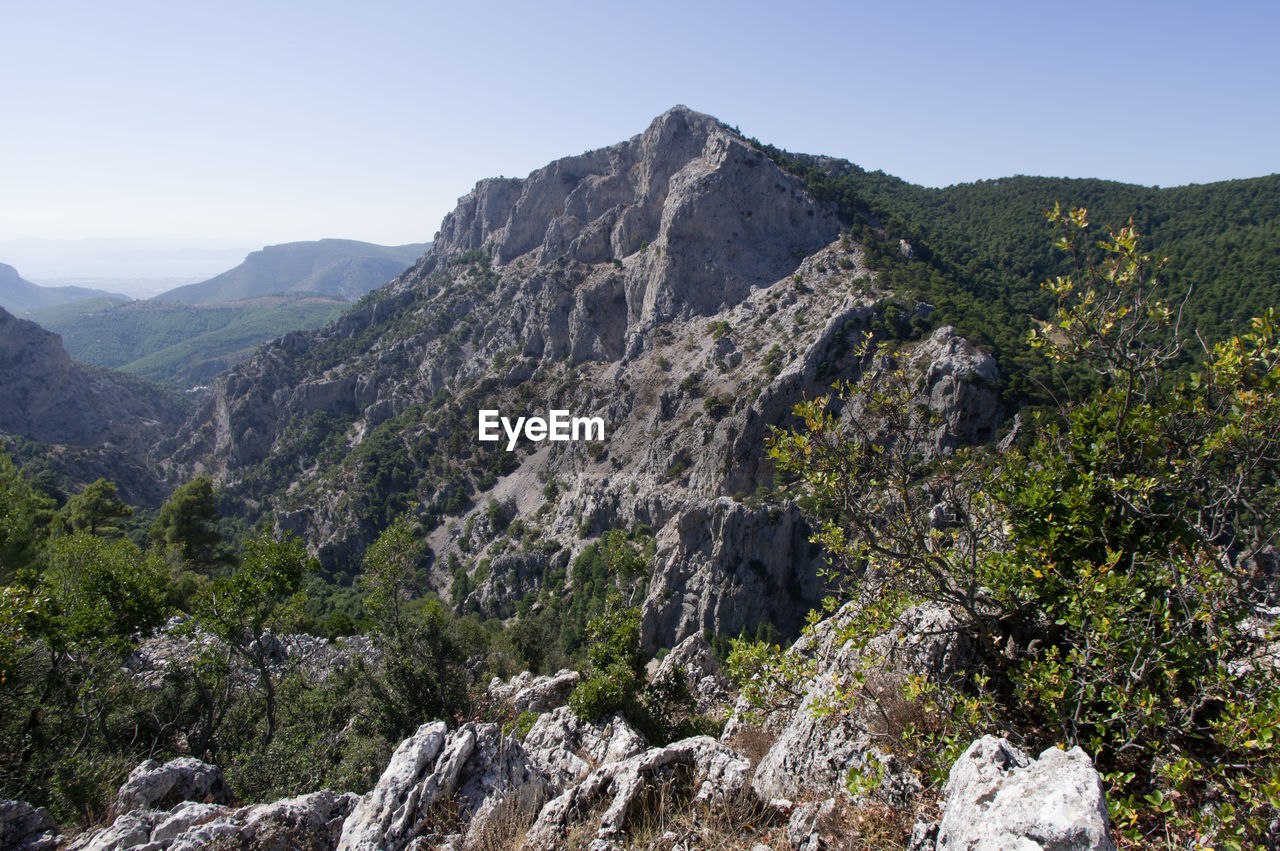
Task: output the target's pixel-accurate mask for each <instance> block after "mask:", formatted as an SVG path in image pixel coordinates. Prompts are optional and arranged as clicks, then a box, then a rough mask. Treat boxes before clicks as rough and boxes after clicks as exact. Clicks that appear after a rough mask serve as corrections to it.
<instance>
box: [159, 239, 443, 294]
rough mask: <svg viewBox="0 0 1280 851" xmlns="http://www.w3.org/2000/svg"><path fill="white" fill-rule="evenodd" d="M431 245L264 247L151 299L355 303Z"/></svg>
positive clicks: (336, 242)
mask: <svg viewBox="0 0 1280 851" xmlns="http://www.w3.org/2000/svg"><path fill="white" fill-rule="evenodd" d="M430 247H431V245H430V243H414V244H411V245H397V246H385V245H373V244H372V243H368V242H357V241H355V240H351V239H321V240H318V241H316V242H290V243H286V244H284V245H269V246H267V247H266V248H264V249H262V250H261V251H255V252H253V253H252V254H250V255H249V256H248V257H246V258H245V260H244V262H243V263H241V264H240V265H239V266H237V267H235V268H234V269H231V270H229V271H227V272H223V273H222V274H221V275H218V276H217V277H216V278H211V279H209V280H207V281H204V282H203V283H199V284H190V285H188V286H185V287H178V288H177V289H173V290H169V291H168V292H166V293H161V294H160V295H158V296H156V300H157V301H170V302H173V301H178V302H185V303H187V304H212V303H220V302H228V301H240V300H242V299H248V298H258V297H260V296H269V295H277V294H279V293H315V294H318V295H327V296H334V297H337V298H341V299H343V300H344V301H355V300H356V299H357V298H359V297H360V296H362V295H364V294H365V293H367V292H369V291H370V290H374V289H377V288H378V287H380V286H382V285H383V284H385V283H386V282H387V281H390V280H391V279H392V278H394V277H395V276H396V275H398V274H400V273H401V272H403V271H404V270H405V269H406V268H408V267H409V266H410V265H412V264H413V262H414V261H415V260H417V259H418V258H419V257H421V256H422V255H423V254H424V253H425V252H426V250H427V249H428V248H430Z"/></svg>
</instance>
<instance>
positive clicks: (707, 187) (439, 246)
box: [423, 106, 839, 326]
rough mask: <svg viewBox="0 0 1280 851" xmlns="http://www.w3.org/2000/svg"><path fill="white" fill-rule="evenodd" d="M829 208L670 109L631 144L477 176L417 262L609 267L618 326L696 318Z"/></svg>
mask: <svg viewBox="0 0 1280 851" xmlns="http://www.w3.org/2000/svg"><path fill="white" fill-rule="evenodd" d="M838 232H839V224H838V222H837V221H836V217H835V216H834V214H833V213H832V212H831V211H830V210H829V209H826V208H824V207H823V206H822V205H820V204H819V203H818V202H817V201H816V200H815V199H814V198H813V197H812V196H811V195H810V194H809V193H808V191H807V190H806V189H805V187H804V186H803V184H802V183H801V181H799V180H798V179H797V178H795V177H794V176H792V175H789V174H786V173H784V172H783V171H781V170H780V169H779V168H778V167H777V166H776V165H774V164H773V162H771V161H770V160H769V159H768V158H767V157H766V156H765V155H764V154H762V153H761V152H760V151H758V150H756V149H755V148H754V147H752V146H751V145H749V144H748V143H746V142H745V141H744V140H743V139H742V138H741V137H740V136H739V135H738V134H737V133H735V132H734V131H732V130H731V129H729V128H728V127H726V126H725V125H724V124H722V123H721V122H720V121H718V120H716V119H715V118H713V117H711V116H709V115H704V114H702V113H699V112H694V111H693V110H691V109H689V108H688V107H685V106H675V107H672V108H671V109H669V110H667V111H666V112H664V113H663V114H662V115H660V116H658V117H657V118H656V119H654V120H653V121H652V122H651V123H650V125H649V126H648V128H647V129H646V130H645V131H644V132H643V133H641V134H639V135H637V136H634V137H632V138H631V139H629V140H627V141H625V142H620V143H618V144H616V145H611V146H609V147H607V148H600V149H597V150H594V151H587V152H586V153H583V154H579V155H577V156H571V157H565V158H563V159H559V160H556V161H554V162H552V163H550V164H548V165H546V166H544V167H543V168H540V169H538V170H537V171H534V172H533V173H531V174H530V175H529V176H528V177H525V178H523V179H515V178H501V179H491V180H482V181H480V182H479V183H477V184H476V186H475V188H474V189H473V190H472V191H471V192H470V193H468V194H467V195H465V196H463V197H462V198H461V199H459V201H458V206H457V208H455V209H454V211H453V212H451V213H449V214H448V215H447V216H446V217H445V219H444V221H443V223H442V224H441V226H440V231H439V233H438V234H437V235H436V238H435V240H434V243H433V248H432V251H431V252H430V253H429V254H428V256H427V258H426V261H425V264H424V266H423V271H424V272H426V273H430V272H432V271H435V270H438V269H444V268H446V267H447V266H448V265H449V263H450V262H452V261H454V260H456V259H457V258H459V257H461V256H463V255H466V254H468V253H470V252H475V251H481V252H484V253H485V254H487V255H488V256H489V257H490V259H491V260H492V261H493V262H494V263H496V264H498V265H505V264H510V263H514V262H516V261H517V260H519V261H520V262H522V263H526V264H529V263H531V264H533V265H534V266H549V265H552V264H560V263H564V262H569V261H576V262H578V263H582V264H587V265H595V264H600V263H607V262H610V261H612V262H613V263H615V264H616V265H617V266H618V267H619V273H618V274H617V275H616V276H614V284H615V285H616V288H617V289H618V290H619V291H618V292H612V293H609V294H608V296H607V297H608V298H609V299H610V300H612V301H617V302H622V303H625V305H626V315H627V324H628V326H635V325H637V324H644V323H649V324H651V323H652V322H654V321H660V320H662V319H666V318H670V317H672V316H676V315H680V314H685V315H695V314H696V315H705V314H708V313H712V312H715V311H716V310H718V309H720V308H721V307H722V306H725V305H732V304H735V303H737V302H738V301H739V300H741V298H742V297H743V296H744V295H745V294H746V293H747V292H748V291H749V290H750V288H751V287H753V286H758V285H761V284H765V283H772V282H773V281H776V280H777V279H778V278H779V277H781V276H783V275H785V274H787V273H788V270H790V269H792V268H794V266H795V262H796V261H795V258H796V257H798V256H803V255H805V254H808V253H810V252H812V251H814V250H816V249H817V248H818V247H820V246H822V245H825V244H827V243H828V242H830V241H831V240H832V239H834V238H835V236H836V235H837V234H838Z"/></svg>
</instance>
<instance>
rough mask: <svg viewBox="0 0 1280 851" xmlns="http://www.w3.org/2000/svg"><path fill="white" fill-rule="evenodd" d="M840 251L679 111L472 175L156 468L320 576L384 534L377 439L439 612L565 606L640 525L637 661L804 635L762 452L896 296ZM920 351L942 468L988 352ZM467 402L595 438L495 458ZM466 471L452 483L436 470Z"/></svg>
mask: <svg viewBox="0 0 1280 851" xmlns="http://www.w3.org/2000/svg"><path fill="white" fill-rule="evenodd" d="M837 233H838V226H837V223H836V220H835V219H834V218H833V217H832V215H831V213H830V210H828V209H826V208H825V207H824V206H823V205H822V204H820V203H818V202H817V201H815V200H814V199H813V198H812V197H810V196H809V195H808V194H807V193H806V192H805V191H804V189H803V187H802V186H801V184H800V183H799V182H798V181H797V180H796V179H795V178H793V177H791V176H789V175H787V174H785V173H784V172H782V171H781V170H779V169H778V168H777V167H776V166H775V165H774V164H773V163H772V162H771V161H770V160H769V159H768V158H767V157H766V156H764V155H763V154H762V153H761V152H759V151H757V150H756V149H755V148H753V147H752V146H751V145H750V144H748V143H747V142H746V141H745V140H743V139H741V138H740V137H738V136H737V135H736V134H735V133H734V132H733V131H731V130H729V129H728V128H726V127H724V126H723V125H721V124H719V123H718V122H716V121H715V120H714V119H711V118H709V117H707V116H702V115H698V114H696V113H693V112H690V111H689V110H686V109H683V108H677V109H673V110H671V111H669V112H668V113H666V114H664V115H663V116H661V117H659V118H658V119H657V120H656V121H655V122H654V123H653V125H652V126H650V127H649V129H648V130H646V131H645V132H644V133H643V134H641V135H640V136H637V137H635V138H634V139H632V140H630V141H627V142H624V143H622V144H620V145H615V146H613V147H611V148H607V149H603V150H600V151H593V152H589V153H586V154H583V155H581V156H578V157H570V158H567V159H564V160H559V161H557V162H555V163H552V164H551V165H549V166H547V167H546V168H544V169H541V170H539V171H538V172H535V173H534V174H532V175H530V176H529V177H528V178H525V179H523V180H505V179H504V180H490V181H482V182H481V183H480V184H478V185H477V187H476V189H475V190H474V191H473V192H472V193H471V194H469V195H468V196H466V197H465V198H463V199H462V200H461V202H460V203H459V206H458V208H457V209H456V210H455V211H454V212H453V213H452V214H451V215H450V216H449V217H447V218H446V220H445V222H444V224H443V225H442V227H441V230H440V233H439V234H438V235H437V238H436V240H435V242H434V243H433V247H432V250H431V251H430V252H429V253H428V254H427V255H425V256H424V257H423V258H422V259H421V260H420V261H419V263H418V264H417V265H416V266H415V267H414V268H413V269H411V270H409V271H408V272H406V273H405V274H404V275H402V276H401V277H400V278H398V279H397V280H396V281H394V282H392V283H391V284H390V285H389V286H388V287H386V288H384V289H383V290H380V291H378V292H377V293H375V294H374V295H373V296H371V297H369V298H368V299H366V300H365V301H364V302H362V304H361V305H360V306H359V307H358V308H356V309H354V310H352V311H351V312H349V313H347V314H346V315H345V316H343V317H342V318H341V319H340V320H339V321H338V322H336V323H334V324H333V325H332V326H330V327H329V328H326V329H322V330H319V331H315V332H308V333H298V334H291V335H288V336H287V337H285V338H283V339H281V340H279V341H276V342H275V343H273V344H270V345H268V346H266V347H264V349H262V350H261V351H260V352H259V353H258V354H257V355H255V356H254V357H253V358H251V359H250V360H249V361H247V362H246V363H245V364H243V365H241V366H240V367H238V368H237V369H236V370H235V371H233V372H231V373H229V374H228V375H226V376H225V377H223V378H221V379H219V381H218V382H216V383H215V385H214V387H213V388H212V390H211V392H210V394H209V397H208V398H207V400H206V401H205V402H204V404H203V407H202V409H201V410H200V411H198V412H197V413H196V415H195V416H193V418H192V420H191V421H190V422H189V423H188V426H187V427H186V428H185V429H184V430H183V432H182V433H181V434H180V435H179V436H178V437H177V438H175V439H174V440H173V441H170V442H167V443H165V444H163V445H162V446H161V447H159V448H158V450H157V453H156V456H155V461H156V465H157V466H158V467H159V468H162V469H164V470H166V471H167V474H168V475H170V476H171V477H172V478H173V479H174V480H180V479H184V478H186V477H188V476H190V475H192V474H194V473H198V472H207V473H209V474H211V475H212V476H213V477H214V479H215V482H216V483H217V484H218V485H219V487H220V488H222V489H223V492H224V493H225V494H227V495H228V498H231V499H239V500H241V501H242V502H243V503H244V504H245V506H246V509H245V511H246V513H253V514H254V515H255V516H261V515H263V514H268V513H273V514H274V515H275V516H276V517H277V518H278V525H279V527H280V529H281V530H288V531H292V532H294V533H295V534H298V535H299V536H300V537H302V538H304V539H305V540H307V541H308V542H310V543H311V545H312V546H313V547H314V548H315V550H316V551H317V555H318V556H319V557H320V559H321V561H322V563H324V564H325V566H326V567H327V568H330V569H334V570H340V571H347V572H354V571H355V570H357V569H358V565H359V557H360V554H361V553H362V551H363V549H364V548H365V547H366V546H367V545H368V544H369V543H371V542H372V541H373V540H374V538H375V537H376V535H377V534H378V532H379V530H380V528H381V524H383V523H385V517H386V516H388V515H387V514H386V511H383V510H381V509H382V507H383V506H381V505H379V506H378V508H379V510H378V511H370V510H369V506H370V503H371V502H372V500H369V499H366V498H365V495H366V493H367V492H368V488H369V482H370V480H372V479H376V478H377V477H378V476H379V474H380V472H381V468H380V466H379V465H380V464H381V463H382V458H381V457H379V456H378V455H377V454H376V453H375V452H373V451H372V450H371V452H370V456H369V457H367V458H366V457H365V456H364V455H363V453H364V451H365V449H366V448H367V447H370V446H375V447H376V446H378V445H383V446H386V445H392V446H394V447H396V449H397V450H398V451H400V452H401V454H402V455H404V456H407V457H408V467H409V469H408V470H407V471H406V473H405V475H404V476H403V482H402V483H401V484H400V485H399V487H402V488H405V489H406V490H405V491H404V499H403V501H402V502H401V503H400V505H401V506H403V507H407V508H408V509H409V510H410V511H413V512H417V513H424V514H432V512H433V511H437V512H438V513H437V514H436V515H435V516H444V517H445V518H446V519H445V520H444V521H443V522H442V523H440V524H439V525H438V526H436V527H435V528H434V530H433V531H431V532H430V534H429V538H428V544H429V546H430V550H431V553H432V554H433V556H434V565H433V572H432V574H431V579H432V584H433V586H434V588H435V590H436V591H438V592H439V593H441V594H442V596H443V595H451V594H452V589H453V588H455V587H456V588H459V589H460V590H459V594H461V595H462V598H461V599H456V600H453V601H452V602H454V603H455V604H457V605H458V606H459V607H461V608H463V609H467V608H470V609H472V610H474V611H476V612H477V613H479V614H480V615H482V616H484V617H502V618H506V617H510V616H511V615H513V614H514V613H515V612H516V610H517V606H518V604H519V603H520V602H521V600H522V599H525V598H527V597H528V596H529V595H533V594H538V593H540V592H543V591H548V590H549V591H550V592H551V593H553V594H562V593H566V592H567V591H568V590H569V588H568V585H569V584H570V583H571V578H572V574H571V565H572V563H573V559H574V557H575V556H577V555H578V554H579V553H581V552H582V550H583V549H584V547H585V546H587V545H588V544H589V543H590V542H591V540H592V539H593V538H594V537H595V536H598V535H599V534H600V533H602V532H604V531H605V530H607V529H629V530H631V529H636V528H637V527H640V526H648V527H650V528H651V529H652V530H653V531H654V532H656V533H657V538H658V541H659V552H658V558H657V563H656V571H655V573H654V575H653V576H652V577H651V579H650V583H649V587H648V589H647V591H648V594H647V598H646V599H645V602H644V640H645V642H646V645H647V647H649V648H650V649H655V648H657V647H670V646H674V645H675V644H677V643H679V642H680V641H681V640H683V639H684V638H686V637H688V636H689V635H691V634H693V633H695V632H703V631H705V630H710V631H712V632H714V633H719V634H733V635H736V634H738V633H739V632H740V631H741V630H742V629H743V628H744V627H745V628H746V629H747V630H748V631H754V630H756V628H757V626H758V625H759V624H760V622H761V621H764V620H769V621H772V622H773V623H774V624H775V625H777V626H778V627H779V629H780V630H781V632H782V633H783V634H787V635H794V634H796V633H797V632H798V629H799V626H800V624H801V622H802V617H803V613H804V611H805V610H807V609H809V608H811V607H812V606H813V605H814V604H815V603H817V602H818V600H819V599H820V597H821V594H822V587H821V583H820V582H819V581H818V579H817V575H818V569H819V568H820V566H821V564H822V561H821V556H820V555H819V554H818V553H817V551H816V550H815V549H814V548H812V547H811V546H810V544H809V542H808V530H807V529H806V528H805V526H804V524H803V522H802V521H801V518H800V515H799V512H798V511H796V510H795V509H794V508H791V507H788V506H786V505H777V504H774V505H772V506H770V505H768V504H767V503H765V502H764V500H765V499H766V498H768V497H767V495H765V494H764V493H763V492H760V493H757V489H758V488H760V487H761V486H762V485H764V486H765V489H766V490H767V483H768V482H769V480H770V475H771V468H770V463H769V461H768V459H767V458H766V456H765V452H764V446H765V440H766V437H767V435H768V433H769V429H770V427H773V426H782V427H785V426H787V425H790V424H791V423H792V422H793V421H792V420H791V410H792V408H793V406H794V405H795V404H796V403H797V402H799V401H801V400H802V399H804V398H806V397H809V398H812V397H813V396H816V395H821V394H823V393H826V392H829V390H830V387H831V383H832V382H833V381H835V380H837V379H846V380H851V379H856V378H858V376H859V375H860V374H861V372H862V370H863V368H864V367H865V365H866V360H865V359H864V358H863V357H862V356H861V354H860V353H859V352H858V351H857V349H856V347H855V346H853V345H852V343H853V342H854V340H855V338H856V337H858V336H860V334H861V333H862V332H863V331H865V330H867V329H868V328H869V327H870V324H871V321H872V320H873V319H874V318H875V317H876V315H877V312H878V311H879V310H880V308H881V302H882V300H883V298H884V297H885V294H884V293H881V292H879V291H877V290H876V286H875V281H876V273H875V272H874V271H872V270H870V269H868V268H867V267H866V265H865V257H864V255H863V253H862V251H861V248H860V247H859V246H858V245H856V244H853V243H850V242H848V241H847V240H840V239H839V238H838V237H837ZM486 258H489V259H486ZM922 345H925V346H926V347H930V346H931V347H932V348H929V349H928V351H927V352H925V353H924V354H917V355H915V357H916V358H917V359H920V358H924V359H927V360H928V362H929V363H932V364H935V365H936V369H935V370H934V373H932V374H931V378H930V382H931V383H930V384H929V391H928V401H930V403H931V404H936V405H938V406H940V408H941V410H940V413H941V415H942V416H941V420H942V425H941V426H940V427H939V429H938V430H937V434H935V435H934V436H933V438H932V439H933V441H934V442H935V443H937V445H938V447H939V451H945V449H946V447H951V446H954V445H957V444H958V443H961V442H964V441H966V440H970V439H983V436H984V435H986V434H988V433H989V432H991V431H993V430H994V425H992V423H993V422H994V421H996V420H997V419H998V415H999V409H998V400H997V399H996V397H995V394H994V384H990V387H989V388H988V389H990V393H987V394H985V395H984V393H982V392H978V391H979V390H982V389H983V388H978V389H977V390H973V389H971V388H970V387H969V384H971V383H973V382H974V381H975V380H978V379H979V378H980V379H981V380H982V381H987V377H988V376H990V377H991V379H992V380H994V378H995V374H994V372H993V371H992V370H991V369H988V364H987V362H986V361H982V360H981V359H982V358H983V357H985V355H982V354H981V353H980V352H975V351H973V350H971V349H966V348H964V346H963V345H962V343H961V341H959V340H958V339H953V338H952V337H946V338H945V339H944V338H942V337H939V338H937V339H936V340H931V341H926V343H924V344H922ZM908 348H909V347H908ZM904 356H906V357H912V355H911V354H910V353H909V352H907V353H906V354H905V355H904ZM988 360H989V359H988ZM984 386H986V385H984ZM481 408H496V409H499V410H501V411H502V412H503V414H504V415H507V414H509V415H511V416H513V417H515V416H520V415H527V414H539V415H541V414H545V412H546V411H547V410H549V409H555V408H559V409H564V410H569V411H571V412H572V413H573V414H574V415H575V416H576V415H580V416H584V417H585V416H598V417H600V418H601V419H603V421H604V422H605V424H606V434H607V436H606V439H605V440H604V441H602V442H601V443H600V444H596V445H591V444H589V443H585V442H584V443H558V444H551V443H550V442H546V443H541V444H536V445H535V444H531V443H529V442H527V441H524V442H520V441H518V442H517V445H516V448H515V450H514V452H512V453H510V454H508V452H507V448H506V446H505V445H503V444H505V438H504V439H503V441H502V443H501V444H482V443H481V442H480V441H479V440H478V438H477V435H476V415H477V411H478V410H479V409H481ZM443 411H448V412H450V415H449V417H444V416H443V414H437V413H433V412H443ZM410 414H412V415H413V417H412V418H409V419H406V418H407V417H409V415H410ZM975 419H976V420H978V421H980V422H978V423H977V424H974V423H972V422H971V420H975ZM393 426H394V429H395V430H394V431H391V430H392V427H393ZM388 431H390V432H391V437H390V438H388V437H387V433H388ZM372 438H377V439H372ZM326 447H327V448H326ZM459 458H465V459H466V463H467V464H471V465H472V466H471V467H470V469H469V471H468V472H460V471H459V470H458V469H456V468H455V469H447V468H448V467H449V465H450V464H451V463H452V461H451V460H449V459H459ZM442 459H444V463H443V464H442V463H441V461H442ZM508 462H509V463H508ZM441 467H444V468H446V469H444V470H443V471H442V470H441V469H440V468H441ZM481 467H483V468H484V469H486V470H489V471H492V470H494V469H497V468H501V475H482V474H481V473H480V472H478V470H479V469H480V468H481ZM459 482H461V483H462V485H463V486H464V487H462V490H463V491H464V494H463V496H460V495H459V494H458V493H457V492H456V487H457V485H458V483H459ZM549 486H551V490H552V491H554V495H552V496H544V493H545V492H546V488H547V487H549ZM450 488H455V491H454V492H453V493H452V494H451V493H450ZM464 497H465V498H464ZM490 500H493V501H495V502H497V503H501V504H503V505H508V506H510V511H509V512H508V520H510V521H511V522H512V523H513V524H514V522H516V521H519V522H520V523H521V524H522V526H523V528H524V530H525V532H526V541H524V542H522V543H521V545H520V546H519V548H518V551H515V550H516V549H517V548H516V547H514V546H511V545H510V544H513V543H514V541H507V540H506V539H504V537H503V535H502V534H501V533H497V532H492V531H491V530H490V528H489V525H488V523H487V522H486V521H485V507H486V504H487V503H488V502H489V501H490ZM468 501H469V504H468ZM441 506H444V507H441ZM459 506H462V507H459ZM397 510H399V508H397ZM451 515H452V516H451ZM473 526H474V529H473V528H472V527H473ZM530 529H532V530H533V531H534V532H536V534H537V538H538V540H537V541H536V545H535V542H534V541H533V539H532V536H530V535H529V534H528V533H529V530H530ZM525 544H528V546H525ZM481 565H484V568H483V569H482V568H481ZM460 573H465V577H460V575H459V574H460ZM566 574H567V576H566V580H565V581H566V588H564V589H559V588H557V589H547V588H545V587H544V586H545V581H546V577H547V576H548V575H562V576H564V575H566ZM460 579H465V580H466V581H459V580H460Z"/></svg>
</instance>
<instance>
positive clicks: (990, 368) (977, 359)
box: [915, 325, 1004, 454]
mask: <svg viewBox="0 0 1280 851" xmlns="http://www.w3.org/2000/svg"><path fill="white" fill-rule="evenodd" d="M915 356H916V357H917V358H919V359H927V360H928V362H929V365H928V367H927V368H926V370H925V374H924V393H925V395H926V397H927V400H926V403H927V404H928V405H929V407H930V408H932V409H933V410H934V411H937V412H938V413H940V414H941V415H942V416H941V419H942V422H941V423H939V424H938V425H937V426H936V427H935V428H934V430H933V433H932V434H931V435H930V438H931V443H932V446H931V449H932V450H933V452H934V453H935V454H943V453H946V452H949V451H951V450H954V449H957V448H959V447H960V446H964V445H973V444H983V443H990V442H991V441H993V440H995V437H996V430H997V429H998V428H999V426H1000V421H1001V420H1002V419H1003V418H1004V409H1003V408H1002V406H1001V405H1000V394H999V392H998V391H997V387H998V385H999V382H1000V370H999V369H997V368H996V361H995V358H993V357H991V355H989V354H987V353H986V352H984V351H982V350H980V349H978V348H975V347H974V346H973V345H972V344H971V343H970V342H969V341H968V340H966V339H964V338H963V337H961V336H959V335H958V334H956V329H955V328H953V327H951V326H950V325H947V326H945V327H942V328H939V329H938V330H937V331H934V332H933V335H932V336H931V337H930V338H929V339H928V340H927V341H926V342H925V343H924V345H922V346H920V347H919V348H918V349H917V350H916V352H915Z"/></svg>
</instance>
